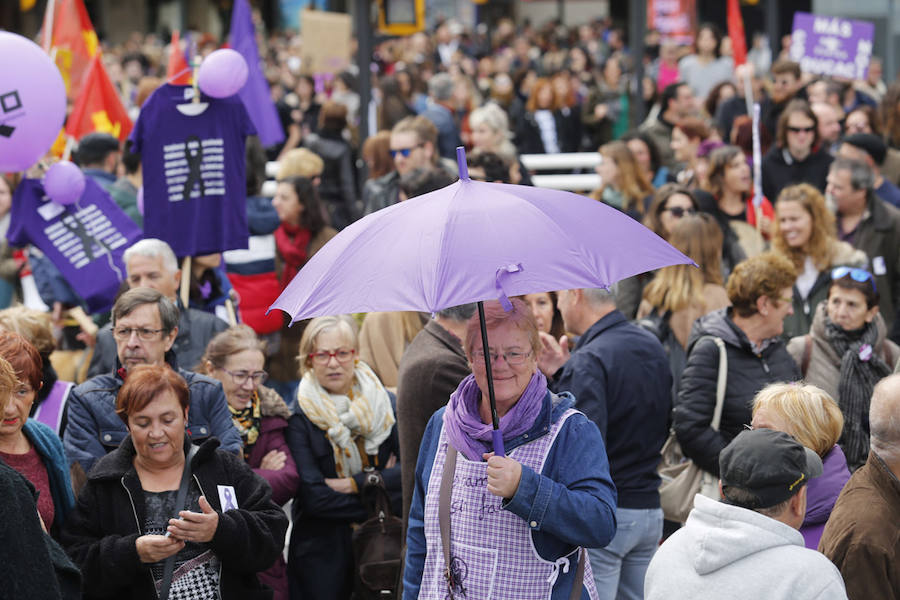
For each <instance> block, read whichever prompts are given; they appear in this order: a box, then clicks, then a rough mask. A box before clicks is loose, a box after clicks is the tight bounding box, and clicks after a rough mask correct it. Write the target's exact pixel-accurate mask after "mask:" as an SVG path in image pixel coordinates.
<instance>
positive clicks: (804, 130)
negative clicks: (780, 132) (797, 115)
mask: <svg viewBox="0 0 900 600" xmlns="http://www.w3.org/2000/svg"><path fill="white" fill-rule="evenodd" d="M787 130H788V131H790V132H791V133H812V132H813V131H815V130H816V128H815V127H791V126H788V128H787Z"/></svg>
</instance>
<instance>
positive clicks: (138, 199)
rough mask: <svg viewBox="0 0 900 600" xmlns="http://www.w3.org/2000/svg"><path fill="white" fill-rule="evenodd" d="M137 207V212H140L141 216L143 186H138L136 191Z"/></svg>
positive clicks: (142, 212)
mask: <svg viewBox="0 0 900 600" xmlns="http://www.w3.org/2000/svg"><path fill="white" fill-rule="evenodd" d="M137 209H138V212H139V213H141V216H142V217H143V216H144V186H141V187H139V188H138V191H137Z"/></svg>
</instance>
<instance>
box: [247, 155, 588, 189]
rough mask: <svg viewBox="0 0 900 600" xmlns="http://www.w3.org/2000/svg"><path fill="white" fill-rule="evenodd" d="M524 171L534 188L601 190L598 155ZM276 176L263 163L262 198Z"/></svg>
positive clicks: (543, 159) (535, 161)
mask: <svg viewBox="0 0 900 600" xmlns="http://www.w3.org/2000/svg"><path fill="white" fill-rule="evenodd" d="M520 158H521V159H522V164H523V165H525V168H527V169H528V170H530V171H532V172H533V175H532V176H531V181H532V183H534V185H535V186H536V187H542V188H549V189H554V190H568V191H580V192H583V191H591V190H595V189H597V188H599V187H600V176H599V175H597V173H595V172H594V169H595V168H596V167H597V165H599V164H600V154H599V153H598V152H569V153H565V154H523V155H522V156H521V157H520ZM576 169H580V170H585V171H588V172H587V173H568V174H567V173H563V174H552V175H550V174H545V175H542V174H541V173H540V172H541V171H565V170H576ZM277 173H278V162H276V161H270V162H267V163H266V177H267V178H269V179H268V181H266V182H265V183H264V184H263V186H262V195H263V196H267V197H270V198H271V197H272V196H274V195H275V188H276V187H277V184H276V182H275V180H274V178H275V175H276V174H277Z"/></svg>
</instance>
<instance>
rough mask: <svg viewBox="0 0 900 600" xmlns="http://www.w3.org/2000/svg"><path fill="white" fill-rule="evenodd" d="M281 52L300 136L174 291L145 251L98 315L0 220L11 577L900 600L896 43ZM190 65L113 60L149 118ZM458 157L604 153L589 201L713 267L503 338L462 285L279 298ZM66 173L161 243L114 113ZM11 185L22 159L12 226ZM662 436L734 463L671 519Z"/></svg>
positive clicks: (288, 592)
mask: <svg viewBox="0 0 900 600" xmlns="http://www.w3.org/2000/svg"><path fill="white" fill-rule="evenodd" d="M260 41H261V42H262V45H261V48H260V49H261V55H262V57H263V61H264V63H265V73H266V77H267V79H268V81H269V84H270V88H271V96H272V100H273V102H274V104H275V106H276V108H277V111H278V114H279V117H280V121H281V124H282V127H283V129H284V133H285V139H284V141H283V142H282V143H279V144H277V145H275V146H272V147H268V148H264V147H262V145H261V144H260V143H259V140H258V139H256V138H253V137H251V138H250V139H249V140H248V143H247V146H246V188H247V223H248V229H249V230H248V234H249V245H250V250H249V251H246V250H233V251H227V252H225V253H223V254H221V255H219V254H215V255H203V256H193V257H191V262H190V267H189V272H186V273H182V272H181V268H182V267H181V265H180V264H179V259H184V258H185V257H178V256H176V254H175V252H173V250H172V248H171V247H170V245H169V244H167V243H166V242H164V241H162V240H159V239H154V238H147V239H143V240H140V241H138V242H136V243H135V244H133V245H131V246H130V247H129V248H128V249H127V250H126V251H125V253H124V255H123V262H124V266H125V270H126V273H125V278H124V281H123V282H122V289H121V290H120V291H119V294H118V295H117V297H116V298H115V301H114V304H113V307H112V310H111V312H110V313H109V314H106V315H99V314H98V315H85V312H84V310H83V308H84V307H83V303H82V302H81V301H80V299H79V298H78V297H77V295H76V294H75V293H74V292H73V291H72V289H71V286H68V285H67V283H66V282H65V281H64V280H61V276H60V275H59V273H58V272H56V271H55V270H54V268H53V265H52V264H49V260H48V258H47V257H46V256H44V255H42V254H41V253H40V251H38V250H37V249H36V248H13V247H11V246H10V245H9V244H8V243H7V242H6V240H5V237H4V242H3V244H4V245H3V247H2V248H0V252H2V255H3V256H2V262H0V265H2V267H3V268H2V269H0V277H2V280H0V301H3V305H4V306H8V308H4V309H3V310H0V405H2V412H3V420H2V423H0V475H2V477H0V489H2V490H3V494H4V496H3V498H4V502H3V504H4V505H5V506H7V511H10V512H8V514H7V516H8V517H9V516H10V515H13V514H15V515H16V517H17V518H14V519H13V518H7V519H3V520H2V521H0V522H3V523H4V525H3V531H4V535H8V536H9V539H10V540H14V541H15V543H14V544H11V545H10V544H8V545H7V552H6V553H4V554H3V555H2V556H3V560H2V561H0V562H3V563H5V564H7V565H16V564H23V563H22V561H23V560H26V561H28V563H29V566H28V568H27V570H23V571H21V572H13V575H12V576H11V577H10V578H7V581H12V584H11V585H12V586H13V589H15V590H16V592H17V593H18V594H21V595H23V596H24V595H29V594H30V595H33V596H34V597H63V598H79V597H82V594H83V595H84V597H88V598H119V597H130V598H151V597H154V596H153V594H154V593H156V594H158V597H168V598H173V599H174V598H223V599H227V598H263V597H271V596H272V595H273V594H274V598H277V599H279V600H287V599H288V598H290V599H292V600H306V599H311V598H315V599H334V600H349V599H350V598H359V599H363V598H369V597H398V598H399V597H403V598H409V599H413V598H435V599H437V598H446V597H468V598H489V597H496V598H512V597H516V598H539V597H540V598H545V597H552V598H590V599H597V598H601V599H602V598H622V599H634V598H645V597H646V598H673V597H674V598H681V597H684V598H697V597H701V598H702V597H720V596H724V595H728V596H735V597H739V598H760V597H774V598H807V597H808V598H845V597H849V598H851V599H854V600H855V599H861V598H890V597H898V596H900V566H898V565H900V546H898V544H897V540H898V539H900V536H898V532H900V529H898V528H900V525H898V524H900V376H898V375H894V373H900V346H898V343H900V189H898V187H897V185H898V184H900V158H898V157H900V82H894V83H892V84H891V85H889V86H888V85H886V84H885V83H884V82H883V81H882V80H881V76H882V73H881V69H880V67H881V65H880V62H879V61H878V59H877V58H875V57H873V59H872V62H871V64H870V66H869V69H868V77H867V78H866V79H865V80H860V81H844V80H840V79H834V78H825V77H819V76H814V75H812V74H809V73H804V72H802V71H801V69H800V65H799V64H798V63H796V62H792V61H790V60H789V59H788V58H787V56H786V53H782V55H780V56H775V57H772V56H771V54H770V53H768V51H767V50H765V49H764V45H763V46H754V48H753V49H752V50H751V52H750V56H749V59H748V62H747V63H746V64H744V65H741V66H738V67H735V65H734V62H733V58H732V56H731V45H730V40H728V38H727V37H723V36H722V34H721V33H720V31H719V29H718V28H717V27H716V26H715V25H712V24H704V25H701V26H700V27H699V29H698V33H697V35H696V40H695V43H694V44H693V45H690V46H678V45H675V44H673V43H671V42H669V41H666V40H662V41H660V39H659V36H658V34H657V33H656V32H650V33H649V34H648V38H647V42H648V43H647V51H646V54H645V55H644V56H635V55H634V54H633V52H631V50H630V49H629V46H628V44H627V40H626V39H625V36H624V34H623V31H622V30H621V29H619V28H617V27H615V26H613V25H612V24H611V23H609V22H607V21H596V22H592V23H588V24H584V25H581V26H579V27H575V28H571V29H567V28H565V27H562V26H560V25H559V24H550V25H548V26H545V27H540V28H535V27H533V26H531V25H530V24H524V25H520V26H516V25H515V24H514V23H513V22H512V21H510V20H502V21H501V22H499V23H498V24H497V25H496V26H495V27H494V28H493V29H492V30H491V33H490V37H488V34H487V31H486V30H482V29H476V30H475V31H467V30H465V29H464V28H463V27H461V26H460V25H459V24H458V23H456V22H454V21H446V22H443V23H440V24H439V25H438V26H437V27H436V29H435V31H434V32H433V33H419V34H415V35H412V36H408V37H404V38H396V39H389V40H385V41H381V42H380V43H379V44H378V45H377V46H376V49H375V54H374V57H373V58H374V60H373V64H372V69H371V72H372V80H371V84H372V89H373V95H374V98H373V101H372V104H371V106H362V105H361V103H360V98H359V94H358V93H357V92H356V89H357V87H358V84H359V78H360V73H361V72H366V73H367V72H368V69H366V68H363V69H358V68H357V69H349V70H347V71H345V72H341V73H338V74H336V75H334V76H322V75H321V74H313V73H310V72H308V71H307V70H305V69H304V66H303V61H302V60H300V57H301V56H302V42H301V40H300V39H299V38H297V37H296V36H291V35H288V34H272V35H271V36H268V37H265V36H261V38H260ZM195 42H196V49H195V51H196V52H197V53H199V54H205V53H207V52H209V51H211V50H212V49H214V48H215V47H217V45H218V41H217V40H215V39H213V38H212V37H211V36H199V35H198V36H195ZM784 45H785V48H787V47H789V45H790V44H789V40H786V42H785V44H784ZM169 50H170V48H167V47H166V45H164V44H163V43H161V42H160V41H159V38H157V37H156V36H155V35H146V36H145V35H141V34H135V35H133V36H132V37H131V39H130V40H129V41H128V42H127V43H126V44H124V45H122V46H121V47H117V48H108V49H107V51H106V53H105V55H104V57H105V60H106V63H107V66H108V69H109V72H110V75H111V77H112V80H113V82H114V84H115V85H116V86H117V90H118V91H119V92H120V94H121V97H122V99H123V101H124V103H125V104H126V106H127V107H128V109H129V111H131V112H132V114H134V115H137V114H139V112H140V110H141V106H142V104H143V102H144V101H146V99H147V98H148V96H149V95H150V94H151V93H152V92H153V90H155V89H156V88H157V87H158V86H159V85H161V84H162V83H163V81H164V73H165V69H164V65H165V64H166V56H167V52H168V51H169ZM637 61H642V62H643V65H644V73H645V76H644V79H643V80H642V81H636V80H635V78H634V73H635V67H636V63H637ZM745 84H749V85H748V86H745ZM747 89H749V90H750V91H751V93H752V97H749V98H747V97H745V90H747ZM637 94H642V95H643V100H644V103H643V104H645V105H646V107H647V110H646V111H645V112H644V113H643V114H642V113H639V112H638V106H637V104H639V103H637V102H635V98H636V95H637ZM753 103H758V104H759V106H760V113H761V118H760V122H759V126H758V128H757V130H756V131H754V122H753V120H752V119H751V118H750V116H748V107H750V106H752V104H753ZM364 111H365V112H366V114H367V115H368V116H369V119H367V120H368V123H369V129H370V130H369V131H365V132H362V131H361V130H360V126H359V124H360V122H361V119H360V117H361V114H362V113H363V112H364ZM751 112H752V111H751ZM362 138H365V141H364V143H362V144H360V143H359V142H360V140H361V139H362ZM754 138H757V139H758V141H759V142H760V145H761V147H762V148H761V149H762V153H761V155H759V156H758V157H754V152H753V148H754ZM458 146H465V147H466V148H467V149H468V150H469V153H468V172H469V175H470V177H471V178H472V179H476V180H483V181H489V182H498V183H513V184H520V185H531V184H532V177H533V173H531V172H529V170H528V168H527V167H526V165H525V163H524V162H523V160H522V155H524V154H542V153H544V154H561V153H569V152H576V151H588V152H596V153H597V155H598V162H597V167H596V174H597V175H598V176H599V181H600V184H599V186H598V187H597V188H596V189H592V190H581V192H583V193H584V194H585V195H590V196H591V197H592V198H594V199H595V200H596V201H598V202H603V203H605V204H607V205H609V206H611V207H613V208H614V209H616V210H619V211H621V212H623V213H625V214H627V215H628V216H630V217H632V218H633V219H635V220H638V221H640V222H642V223H643V224H644V225H645V226H646V227H647V228H649V229H650V230H652V231H653V232H655V233H656V234H658V235H659V236H660V237H661V238H663V239H665V240H666V241H668V242H669V243H670V244H672V245H673V246H674V247H675V248H677V249H678V250H680V251H681V252H682V253H684V254H685V255H686V256H688V257H689V258H691V259H692V260H693V261H694V263H695V264H696V266H694V265H675V266H669V267H664V268H662V269H659V270H658V271H656V272H650V273H644V274H640V275H637V276H634V277H631V278H628V279H625V280H623V281H621V282H618V284H616V285H614V286H612V287H610V288H609V289H605V288H604V289H601V288H598V289H567V290H547V291H544V292H541V293H534V294H528V295H525V296H521V297H516V298H513V299H511V302H510V304H511V308H510V306H507V307H505V308H504V307H503V306H502V305H501V304H500V303H499V302H496V301H489V302H485V306H484V313H485V314H484V316H483V319H484V324H485V325H486V330H487V337H488V339H489V341H490V346H489V348H488V349H487V351H485V349H484V348H483V347H482V338H481V335H482V332H481V329H480V327H479V315H478V314H476V307H475V305H474V304H466V305H460V306H452V307H445V308H444V309H443V310H440V311H438V312H437V313H434V314H425V313H419V312H393V313H369V314H365V315H364V314H358V315H330V316H321V317H317V318H314V319H311V320H307V321H301V322H298V323H295V324H293V326H291V325H290V320H291V319H290V317H289V316H287V315H283V314H279V311H274V312H272V313H267V312H266V311H267V309H268V307H269V306H270V305H271V304H272V302H274V300H275V299H276V298H277V297H278V295H279V294H280V293H281V292H282V291H283V290H284V289H285V287H286V286H287V285H288V283H289V282H290V281H291V280H292V279H293V277H294V276H295V275H296V274H297V273H298V272H299V271H300V270H301V269H302V268H303V267H304V265H305V264H306V263H307V262H308V261H309V260H310V258H311V257H313V256H314V255H315V254H316V253H317V252H318V251H319V250H321V249H322V248H323V247H324V246H325V245H326V244H327V243H328V241H329V240H330V239H332V238H333V237H334V236H336V235H338V232H340V231H341V230H343V229H345V228H346V227H348V226H349V225H351V224H352V223H354V222H355V221H357V220H358V219H360V218H362V217H363V216H364V215H367V214H370V213H372V212H375V211H378V210H381V209H384V208H386V207H389V206H392V205H394V204H396V203H398V202H407V201H412V202H415V198H416V197H417V196H420V195H422V194H425V193H428V192H431V191H434V190H438V189H441V188H443V187H445V186H447V185H449V184H451V183H453V182H454V181H455V180H456V179H457V177H458V174H457V166H456V163H455V158H456V148H457V147H458ZM74 158H75V160H76V162H77V163H78V165H79V166H80V167H81V168H82V170H83V171H84V173H85V174H86V175H87V176H88V177H90V178H92V179H93V180H95V181H96V182H97V183H98V184H99V185H100V186H101V187H102V188H103V189H104V190H106V191H107V192H108V193H109V194H110V196H111V198H112V199H113V200H114V201H115V203H116V204H117V205H118V206H119V207H120V208H122V210H123V211H124V213H125V214H126V215H128V217H129V218H131V219H132V220H134V221H135V224H136V225H137V226H139V227H140V226H142V218H143V208H142V205H141V204H140V203H139V201H138V196H139V190H140V188H141V186H142V174H141V173H142V170H141V160H140V155H139V154H138V153H136V152H135V151H134V148H133V147H132V146H131V144H130V143H126V144H125V145H124V146H123V145H120V144H119V142H118V140H117V139H116V138H114V137H113V136H111V135H109V134H106V133H101V132H97V133H92V134H89V135H87V136H85V137H84V138H82V139H81V140H79V144H78V146H77V148H76V150H75V152H74ZM267 160H271V161H277V163H278V168H277V171H278V172H277V175H276V179H277V183H276V186H275V188H274V190H275V191H274V195H273V197H271V198H270V197H267V196H265V195H263V193H262V187H263V183H264V182H265V181H266V179H267V173H266V161H267ZM754 161H758V164H754ZM754 167H757V168H758V170H759V171H760V172H761V177H762V179H761V182H759V183H760V184H761V195H760V194H758V193H756V191H755V185H754V184H755V182H754V175H753V173H754ZM23 176H24V174H8V175H4V176H3V178H0V213H2V215H3V216H2V219H0V230H2V231H4V232H5V231H6V229H7V228H8V227H9V220H10V207H11V204H12V195H13V193H14V192H15V189H16V186H17V185H18V184H19V183H20V182H21V180H22V177H23ZM560 210H565V207H564V206H560ZM523 234H526V235H527V232H523ZM24 275H27V276H29V277H33V279H34V282H35V283H36V287H37V292H38V294H39V296H40V301H38V303H39V304H41V305H42V306H44V308H45V309H46V310H41V309H37V308H34V305H35V304H36V302H35V298H34V295H33V294H32V295H31V296H30V297H29V294H28V293H27V292H28V290H27V289H26V288H23V287H22V281H23V279H22V278H23V276H24ZM184 287H187V288H188V289H184ZM23 301H24V302H26V303H27V304H30V305H31V307H26V306H21V304H22V302H23ZM231 309H233V310H231ZM89 316H92V317H93V320H91V319H90V318H88V317H89ZM489 378H490V379H492V381H493V392H491V394H493V395H494V396H495V397H496V413H497V414H496V418H497V419H499V425H500V430H501V432H502V439H503V443H504V446H505V450H506V452H505V455H504V456H500V455H497V454H495V453H494V452H493V450H494V446H493V445H492V439H493V437H492V427H491V423H492V417H494V415H492V414H491V412H492V411H491V405H490V402H489V395H490V394H489V393H488V379H489ZM745 429H750V431H745ZM670 437H671V438H672V439H673V440H674V441H677V443H678V444H679V445H680V447H681V449H682V451H683V454H684V456H685V457H686V458H687V459H689V460H690V461H692V463H693V464H694V465H696V466H697V467H699V469H700V470H701V471H702V472H704V473H705V474H707V476H709V477H711V478H713V479H716V480H718V481H719V482H720V483H719V489H718V490H715V491H712V492H708V491H707V493H708V494H709V496H707V495H705V494H704V493H701V494H698V495H697V497H696V499H695V501H694V505H693V506H694V509H693V511H692V512H691V514H690V516H689V517H687V520H686V521H682V522H678V521H677V520H676V519H675V518H674V517H673V516H672V515H670V514H666V513H664V511H663V508H662V504H661V502H660V484H661V478H660V475H659V474H658V472H657V469H658V467H659V463H660V458H661V455H660V452H661V449H662V448H663V446H664V444H666V443H667V439H668V438H670ZM7 466H8V467H9V468H7ZM710 496H712V497H710ZM7 499H8V500H7ZM288 503H290V505H289V506H288ZM13 511H14V512H13ZM373 516H374V517H375V518H376V519H380V521H379V522H381V523H385V522H389V519H390V518H393V517H394V516H396V517H398V518H399V520H400V521H401V522H402V532H403V533H402V535H401V534H400V533H399V530H398V533H397V535H396V537H397V538H398V539H399V540H400V543H402V547H403V548H404V550H403V551H402V558H403V561H402V563H403V564H402V571H401V565H400V556H399V551H398V552H395V553H394V555H391V556H389V557H383V560H382V562H377V561H375V559H373V558H372V557H371V556H370V555H369V554H366V553H364V552H363V551H362V548H363V546H362V544H363V543H364V540H363V539H362V538H361V535H360V532H361V531H363V530H364V527H363V526H362V524H363V523H364V522H366V521H367V520H368V519H370V518H373ZM289 526H290V532H289V533H288V528H289ZM382 531H388V529H386V528H385V527H382ZM384 535H385V536H387V533H385V534H384ZM380 548H381V547H380ZM22 549H26V551H25V552H21V550H22ZM381 549H382V550H383V548H381ZM7 568H13V567H10V566H8V567H7ZM385 573H386V574H387V575H386V576H385V575H384V574H385ZM401 573H402V574H401ZM376 575H378V576H379V577H381V578H382V579H381V582H382V583H380V584H379V585H375V587H372V586H373V585H374V584H372V583H371V582H372V581H373V580H374V579H377V577H376ZM384 581H388V582H389V583H383V582H384ZM378 594H381V596H378Z"/></svg>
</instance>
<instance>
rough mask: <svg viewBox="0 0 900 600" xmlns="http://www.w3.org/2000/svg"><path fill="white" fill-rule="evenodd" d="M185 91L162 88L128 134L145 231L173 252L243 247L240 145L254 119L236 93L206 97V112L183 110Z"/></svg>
mask: <svg viewBox="0 0 900 600" xmlns="http://www.w3.org/2000/svg"><path fill="white" fill-rule="evenodd" d="M186 90H188V93H190V91H191V88H189V87H188V86H183V85H171V84H164V85H162V86H161V87H160V88H159V89H157V90H156V91H155V92H153V94H151V95H150V97H149V98H148V99H147V101H146V102H145V103H144V105H143V106H142V107H141V113H140V116H139V117H138V121H137V123H136V124H135V126H134V131H132V132H131V140H132V142H133V143H134V150H135V151H136V152H140V154H141V166H142V167H143V178H144V235H145V236H146V237H155V238H159V239H161V240H164V241H166V242H168V244H169V245H170V246H171V247H172V250H174V251H175V254H176V255H178V256H196V255H198V254H214V253H217V252H223V251H225V250H233V249H237V248H246V247H247V237H248V231H247V184H246V181H245V179H244V170H245V166H244V160H245V158H244V144H245V141H246V137H247V136H248V135H253V134H255V133H256V131H255V130H254V128H253V123H252V122H251V121H250V117H249V115H248V114H247V109H245V108H244V105H243V104H242V103H241V100H240V98H239V97H237V96H231V97H229V98H222V99H216V98H208V97H206V96H203V97H202V101H203V102H207V103H209V106H208V107H207V108H206V110H204V111H203V112H202V113H200V114H198V115H196V116H188V115H185V114H183V113H182V112H180V111H179V110H178V108H177V107H178V105H180V104H190V100H185V94H186ZM188 108H190V107H188Z"/></svg>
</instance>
